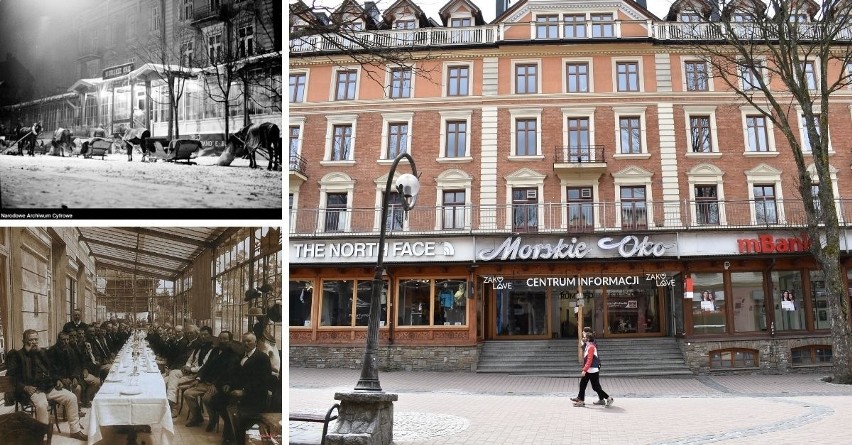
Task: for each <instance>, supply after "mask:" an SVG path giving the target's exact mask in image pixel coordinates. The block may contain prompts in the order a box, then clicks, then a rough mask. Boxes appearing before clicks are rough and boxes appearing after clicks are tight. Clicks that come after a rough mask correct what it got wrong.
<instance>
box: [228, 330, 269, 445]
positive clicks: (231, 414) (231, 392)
mask: <svg viewBox="0 0 852 445" xmlns="http://www.w3.org/2000/svg"><path fill="white" fill-rule="evenodd" d="M243 345H244V346H245V354H244V355H243V357H242V358H241V359H240V360H239V361H238V362H235V363H234V365H233V366H232V367H231V371H230V372H229V373H228V384H226V385H224V386H223V387H222V390H223V392H224V394H226V395H227V398H228V406H227V408H226V410H227V413H228V415H227V417H226V420H227V422H226V423H225V429H224V432H223V434H224V435H225V438H226V439H228V438H229V436H230V437H233V438H234V439H236V441H237V444H239V445H244V444H245V435H246V430H247V429H248V428H249V427H250V426H251V425H252V423H254V422H256V421H257V420H258V419H259V418H260V413H262V412H264V410H266V405H267V400H268V398H269V394H268V393H269V389H270V388H269V385H268V384H267V383H268V382H269V376H270V375H271V374H272V366H271V365H270V364H269V357H268V356H266V355H264V354H262V353H260V352H259V351H258V350H257V337H255V335H254V334H252V333H250V332H249V333H245V334H243Z"/></svg>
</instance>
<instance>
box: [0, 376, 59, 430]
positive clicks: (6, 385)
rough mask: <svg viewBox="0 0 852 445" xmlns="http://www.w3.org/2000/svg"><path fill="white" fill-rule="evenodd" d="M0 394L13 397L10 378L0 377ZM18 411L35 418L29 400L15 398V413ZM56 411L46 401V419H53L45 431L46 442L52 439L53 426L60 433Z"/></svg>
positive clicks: (50, 402) (53, 404) (51, 402)
mask: <svg viewBox="0 0 852 445" xmlns="http://www.w3.org/2000/svg"><path fill="white" fill-rule="evenodd" d="M0 393H4V394H6V393H11V394H13V396H12V397H14V393H15V384H14V383H13V382H12V377H10V376H8V375H2V376H0ZM19 411H20V412H23V413H26V414H29V415H30V416H32V417H35V406H34V405H33V404H32V402H31V401H30V400H29V399H27V400H19V399H18V398H17V397H15V412H19ZM56 411H57V409H56V402H55V401H52V400H48V401H47V416H48V419H50V418H52V419H53V421H52V422H51V423H52V425H51V424H48V427H49V428H48V430H47V435H48V442H49V441H50V439H51V438H52V437H53V426H55V427H56V431H57V432H59V431H60V430H59V416H58V414H57V413H56Z"/></svg>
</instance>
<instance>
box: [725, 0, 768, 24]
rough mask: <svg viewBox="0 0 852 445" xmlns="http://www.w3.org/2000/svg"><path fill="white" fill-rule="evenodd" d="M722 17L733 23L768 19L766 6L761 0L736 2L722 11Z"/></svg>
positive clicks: (738, 0) (739, 0)
mask: <svg viewBox="0 0 852 445" xmlns="http://www.w3.org/2000/svg"><path fill="white" fill-rule="evenodd" d="M722 17H723V18H724V19H725V20H730V21H731V22H732V23H750V22H757V21H763V20H765V17H766V4H764V3H763V1H761V0H734V1H732V2H730V3H728V4H727V5H726V6H725V8H724V9H722Z"/></svg>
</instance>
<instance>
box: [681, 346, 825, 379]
mask: <svg viewBox="0 0 852 445" xmlns="http://www.w3.org/2000/svg"><path fill="white" fill-rule="evenodd" d="M678 345H679V346H680V348H681V351H682V352H683V357H684V360H685V361H686V365H687V366H688V367H689V369H691V370H692V372H694V373H696V374H753V373H760V374H788V373H812V372H815V371H817V370H829V369H830V368H831V365H830V364H826V365H822V364H820V365H798V366H793V364H792V358H791V352H790V351H791V350H792V349H793V348H798V347H801V346H809V345H829V346H830V345H831V338H830V337H816V338H814V337H782V338H778V337H776V338H773V339H769V340H767V339H753V340H750V339H714V340H694V339H691V340H684V339H680V340H679V341H678ZM722 349H750V350H756V351H758V366H757V367H755V368H741V369H712V370H711V369H710V352H711V351H717V350H722Z"/></svg>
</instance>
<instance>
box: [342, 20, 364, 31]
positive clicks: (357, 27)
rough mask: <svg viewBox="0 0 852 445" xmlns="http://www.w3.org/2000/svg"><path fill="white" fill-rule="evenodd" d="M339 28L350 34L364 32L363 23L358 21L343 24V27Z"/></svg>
mask: <svg viewBox="0 0 852 445" xmlns="http://www.w3.org/2000/svg"><path fill="white" fill-rule="evenodd" d="M341 28H342V29H343V30H344V31H352V32H359V31H363V30H364V22H361V21H358V22H350V23H344V24H343V26H341Z"/></svg>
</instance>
